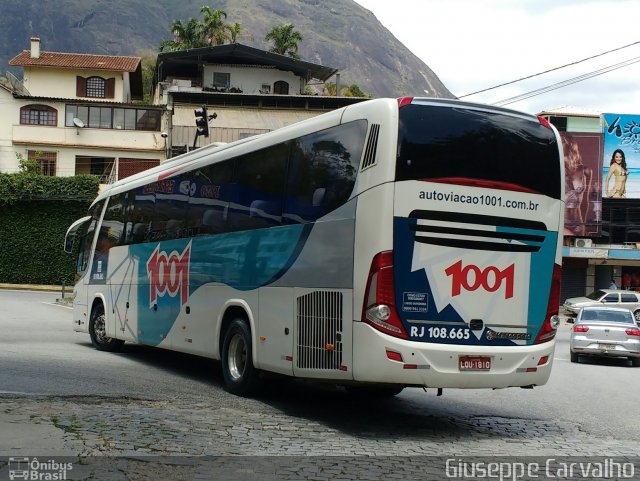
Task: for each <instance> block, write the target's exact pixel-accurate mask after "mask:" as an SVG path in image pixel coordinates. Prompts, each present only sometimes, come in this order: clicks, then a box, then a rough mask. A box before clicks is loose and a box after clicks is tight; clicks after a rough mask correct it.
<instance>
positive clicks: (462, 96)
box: [456, 40, 640, 99]
mask: <svg viewBox="0 0 640 481" xmlns="http://www.w3.org/2000/svg"><path fill="white" fill-rule="evenodd" d="M638 44H640V40H638V41H637V42H633V43H630V44H627V45H623V46H622V47H617V48H614V49H611V50H607V51H606V52H602V53H599V54H596V55H592V56H591V57H586V58H583V59H582V60H576V61H575V62H571V63H567V64H565V65H561V66H560V67H554V68H550V69H549V70H545V71H543V72H538V73H535V74H533V75H528V76H526V77H522V78H519V79H516V80H511V81H509V82H505V83H501V84H499V85H494V86H493V87H488V88H486V89H482V90H476V91H475V92H471V93H469V94H465V95H460V96H459V97H456V98H457V99H461V98H464V97H470V96H471V95H475V94H479V93H482V92H488V91H489V90H494V89H497V88H500V87H504V86H505V85H511V84H514V83H516V82H520V81H522V80H527V79H530V78H533V77H538V76H539V75H544V74H546V73H549V72H553V71H555V70H560V69H562V68H565V67H570V66H572V65H577V64H579V63H582V62H586V61H587V60H592V59H594V58H598V57H602V56H603V55H607V54H609V53H612V52H617V51H618V50H622V49H624V48H628V47H632V46H634V45H638Z"/></svg>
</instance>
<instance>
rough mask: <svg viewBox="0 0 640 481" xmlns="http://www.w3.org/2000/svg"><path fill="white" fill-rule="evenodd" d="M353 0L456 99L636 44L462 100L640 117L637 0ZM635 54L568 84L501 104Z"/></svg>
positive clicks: (527, 108)
mask: <svg viewBox="0 0 640 481" xmlns="http://www.w3.org/2000/svg"><path fill="white" fill-rule="evenodd" d="M355 1H356V3H358V4H360V5H362V6H363V7H364V8H366V9H368V10H370V11H371V12H372V13H373V14H374V15H375V16H376V18H377V19H378V20H379V21H380V23H382V24H383V25H384V26H385V27H386V28H387V29H388V30H389V31H390V32H391V33H392V34H393V35H394V36H395V37H396V38H397V39H398V40H399V41H400V42H402V43H403V44H404V45H405V46H406V47H407V48H408V49H409V50H410V51H411V52H412V53H413V54H415V55H416V56H417V57H418V58H420V59H421V60H422V61H423V62H424V63H426V64H427V65H428V66H429V67H430V68H431V70H433V71H434V72H435V73H436V75H437V76H438V77H439V78H440V80H441V81H442V82H443V83H444V85H445V86H446V87H447V88H448V89H449V90H450V91H451V93H453V94H454V95H455V96H458V97H461V96H464V95H466V94H469V93H472V92H476V91H478V90H482V89H486V88H489V87H493V86H496V85H499V84H503V83H506V82H510V81H512V80H516V79H519V78H522V77H527V76H530V75H533V74H537V73H539V72H543V71H546V70H550V69H554V68H556V67H560V66H563V65H565V64H569V63H574V62H577V61H579V60H582V59H585V58H587V57H592V56H595V55H598V54H602V53H604V52H607V51H609V50H613V49H618V48H619V47H623V46H625V45H629V44H633V43H636V42H638V43H637V44H636V45H633V46H630V47H627V48H623V49H621V50H618V51H617V52H613V53H608V54H605V55H602V56H599V57H597V58H595V59H592V60H588V61H585V62H581V63H578V64H576V65H573V66H571V67H567V68H561V69H559V70H556V71H554V72H550V73H547V74H544V75H539V76H536V77H534V78H531V79H528V80H524V81H521V82H517V83H514V84H510V85H507V86H503V87H500V88H497V89H494V90H490V91H487V92H484V93H480V94H476V95H471V96H468V97H467V96H465V97H464V98H463V100H469V101H473V102H481V103H486V104H496V105H504V106H505V107H508V108H512V109H516V110H521V111H524V112H529V113H532V114H535V113H539V112H542V111H549V110H554V109H559V108H563V107H571V108H572V109H573V110H576V109H577V110H579V111H595V112H596V113H627V114H640V28H639V27H638V25H639V24H640V1H639V0H600V1H596V0H555V1H554V0H482V1H480V0H393V1H389V0H355ZM634 60H635V63H631V64H630V65H628V66H624V67H621V68H617V69H615V70H612V71H610V72H607V73H604V74H602V75H598V76H594V77H592V78H589V79H587V80H584V81H581V82H577V83H573V84H572V85H569V86H566V87H562V88H557V89H555V90H552V91H550V92H547V93H543V94H541V95H536V96H533V97H531V98H528V99H525V100H519V101H517V102H513V103H508V104H506V103H505V102H504V101H506V100H507V99H511V98H513V97H516V96H519V95H521V94H525V93H527V92H532V91H534V90H537V89H540V88H545V87H549V86H552V85H554V84H556V83H558V82H563V81H566V80H568V79H573V78H576V77H579V76H583V75H586V74H589V73H591V72H595V71H598V70H601V69H605V68H609V67H611V66H614V65H616V64H620V63H622V62H629V61H634ZM422 93H423V92H416V95H418V94H422Z"/></svg>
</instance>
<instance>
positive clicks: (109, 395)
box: [0, 291, 640, 455]
mask: <svg viewBox="0 0 640 481" xmlns="http://www.w3.org/2000/svg"><path fill="white" fill-rule="evenodd" d="M55 298H56V294H55V293H35V292H20V291H0V306H2V313H1V314H0V332H2V336H0V408H2V406H5V412H18V411H20V412H22V413H23V414H24V413H30V414H29V416H31V417H38V416H41V417H42V418H43V419H45V418H46V419H49V420H50V419H54V420H57V421H56V422H57V423H62V424H61V425H62V426H63V427H64V426H65V424H64V423H65V422H66V423H72V424H73V423H75V424H73V435H74V436H75V438H74V439H78V438H80V439H81V440H82V441H83V443H84V447H83V449H84V451H82V452H83V453H85V454H87V453H89V454H95V453H116V454H117V453H123V452H140V450H141V449H143V450H154V451H153V452H165V451H167V450H169V452H172V451H171V449H177V448H175V446H179V449H180V451H179V452H182V453H189V454H217V453H223V454H224V453H229V452H231V453H234V454H251V453H256V452H258V453H268V454H270V455H280V454H282V455H291V454H293V455H309V454H313V453H316V454H318V453H319V454H323V453H325V452H327V453H328V452H332V453H333V452H334V450H337V453H346V454H359V453H360V454H363V453H364V454H374V455H379V454H380V453H384V454H399V453H400V454H405V453H421V454H441V453H447V452H448V453H464V454H467V455H468V454H477V453H485V454H486V453H489V454H505V450H508V453H509V454H518V453H520V454H522V453H525V454H544V453H545V452H547V453H558V454H572V453H575V452H576V446H580V449H583V450H584V449H587V452H590V453H592V454H605V453H611V454H612V455H628V454H635V453H637V452H638V451H639V448H640V441H638V439H637V428H636V427H635V422H630V420H632V419H635V412H636V405H637V402H638V401H637V400H638V398H639V396H640V387H639V386H640V383H639V382H638V381H639V380H640V368H632V367H630V365H629V363H627V362H626V361H616V360H613V361H600V360H598V361H584V362H582V363H580V364H572V363H570V362H569V354H568V338H569V332H570V328H571V325H567V324H564V325H562V326H561V328H560V331H559V334H558V344H557V349H556V356H555V361H554V368H553V373H552V376H551V379H550V382H549V383H548V384H547V385H545V386H541V387H537V388H534V389H533V390H524V389H504V390H495V391H492V390H454V389H451V390H445V391H444V394H443V396H440V397H438V396H436V393H435V390H428V391H427V392H423V391H422V390H421V389H415V388H414V389H405V391H404V392H403V393H401V394H400V395H399V396H397V397H396V398H394V399H392V400H385V401H373V400H366V399H365V400H351V399H347V398H346V395H345V394H344V393H341V392H339V391H332V390H330V389H327V388H319V387H317V386H308V385H306V384H305V383H299V382H283V383H282V382H281V383H275V384H273V385H272V386H271V387H270V388H268V389H267V390H266V391H265V392H264V393H263V394H262V395H261V396H260V397H258V398H256V399H242V398H237V397H234V396H232V395H230V394H228V393H226V392H225V391H224V390H223V388H222V378H221V373H220V369H219V365H218V363H217V362H215V361H211V360H207V359H203V358H199V357H194V356H188V355H183V354H179V353H171V352H167V351H161V350H157V349H153V348H147V347H142V346H134V345H130V344H125V347H124V349H123V351H122V352H121V353H116V354H114V353H103V352H99V351H96V350H95V349H93V348H92V347H91V344H90V341H89V337H88V335H85V334H79V333H75V332H73V331H72V328H71V311H70V310H69V309H68V308H65V307H61V306H59V305H56V304H55V302H54V301H55ZM43 400H46V403H47V404H46V407H47V409H48V411H47V413H46V414H40V411H39V410H40V409H41V408H42V409H44V408H43ZM83 400H84V401H83ZM123 400H124V401H123ZM69 403H73V404H72V405H71V406H70V405H69ZM96 412H97V413H99V414H100V416H107V413H108V416H107V417H109V422H105V423H104V426H102V424H103V423H97V422H96V421H95V415H96ZM69 413H72V414H69ZM132 413H134V414H135V416H134V415H133V414H132ZM1 414H2V410H0V415H1ZM65 415H68V416H69V419H68V420H67V421H64V420H62V421H60V418H61V417H64V416H65ZM29 416H27V415H26V414H25V416H23V418H25V419H28V417H29ZM167 417H170V418H171V419H175V420H176V422H178V420H179V422H180V424H181V425H184V427H183V428H180V429H177V428H176V429H174V430H173V431H171V432H169V433H168V434H167V432H166V431H165V430H163V429H164V428H163V429H162V430H159V429H158V422H160V421H159V420H161V422H162V424H163V425H164V424H165V423H166V419H167ZM203 420H206V422H205V426H204V427H203V425H202V422H203ZM63 421H64V422H63ZM8 422H12V421H10V420H9V421H8ZM23 422H24V419H23ZM132 423H133V424H132ZM206 423H209V424H206ZM54 424H55V423H54ZM55 425H56V426H58V424H55ZM174 427H175V426H174ZM141 433H143V434H144V437H145V439H155V440H154V441H153V445H150V444H148V445H147V444H144V445H142V444H139V443H140V441H139V437H140V436H139V435H140V434H141ZM283 433H284V435H283ZM67 434H69V433H67ZM2 436H3V434H2V433H0V446H2V441H3V440H2ZM212 436H213V438H214V439H217V440H218V442H212V441H211V439H212ZM294 439H295V440H296V442H295V443H294V442H292V440H294ZM163 443H165V444H163ZM140 446H142V447H140ZM325 450H329V451H325ZM545 450H546V451H545ZM0 452H1V450H0ZM144 452H148V451H144Z"/></svg>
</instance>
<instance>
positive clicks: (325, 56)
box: [0, 0, 452, 97]
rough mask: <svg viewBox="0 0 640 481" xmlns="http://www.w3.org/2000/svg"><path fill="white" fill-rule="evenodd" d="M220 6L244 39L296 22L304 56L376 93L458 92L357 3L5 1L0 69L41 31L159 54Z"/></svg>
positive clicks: (257, 40)
mask: <svg viewBox="0 0 640 481" xmlns="http://www.w3.org/2000/svg"><path fill="white" fill-rule="evenodd" d="M204 4H207V5H209V6H210V7H211V8H212V9H215V8H221V9H223V10H225V11H226V12H227V14H228V17H227V22H230V23H233V22H239V23H240V24H241V25H242V31H241V34H240V36H239V37H238V41H239V42H240V43H243V44H245V45H251V46H254V47H257V48H261V49H265V50H266V49H268V48H269V46H270V45H269V44H268V43H267V42H266V41H265V40H264V37H265V35H266V33H267V32H268V31H269V30H271V28H272V27H274V26H276V25H280V24H282V23H285V22H290V23H293V24H294V26H295V27H296V29H297V30H298V31H300V32H301V33H302V35H303V40H302V42H300V45H299V46H300V51H299V53H300V57H301V58H302V59H303V60H306V61H309V62H314V63H318V64H321V65H325V66H328V67H333V68H337V69H340V74H341V79H340V83H341V85H350V84H353V83H356V84H358V85H359V86H360V88H361V89H362V90H363V91H364V92H369V93H372V94H373V95H374V96H375V97H398V96H403V95H422V96H424V95H428V96H433V97H452V95H451V93H450V92H449V91H448V90H447V88H446V87H445V86H444V85H443V84H442V82H440V80H439V79H438V77H437V75H436V74H435V73H434V72H433V71H432V70H431V69H430V68H429V67H428V66H427V65H426V64H425V63H424V62H422V61H421V60H420V59H419V58H417V57H416V56H415V55H413V54H412V53H411V52H410V51H409V50H408V49H407V48H406V47H405V46H404V45H403V44H402V43H400V42H399V41H398V40H397V39H396V38H395V37H394V36H393V35H392V34H391V32H389V31H388V30H387V29H386V28H385V27H384V26H382V24H381V23H380V22H379V21H378V20H377V19H376V17H375V16H374V15H373V14H372V13H371V12H370V11H368V10H366V9H365V8H363V7H361V6H360V5H358V4H357V3H355V2H354V1H352V0H208V1H207V0H181V1H179V2H178V1H176V0H155V1H153V2H151V1H150V0H109V1H106V0H20V1H18V2H16V1H15V0H0V9H1V11H2V12H3V14H2V16H0V71H3V70H6V69H8V61H9V59H11V58H12V57H13V56H15V55H16V54H18V53H19V52H20V51H22V50H25V49H28V48H29V38H30V37H32V36H38V37H40V38H41V41H42V44H41V45H42V47H41V48H42V50H47V51H57V52H77V53H97V54H108V55H139V56H146V57H148V56H152V55H153V54H155V53H157V51H158V46H159V44H160V42H161V41H162V40H165V39H171V38H173V35H172V33H171V31H170V30H171V24H172V23H173V21H174V20H177V19H179V20H181V21H182V22H183V23H185V22H186V21H188V19H189V18H192V17H193V18H197V19H198V20H202V16H201V14H200V7H201V6H202V5H204Z"/></svg>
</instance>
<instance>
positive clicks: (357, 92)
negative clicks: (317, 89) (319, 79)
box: [322, 82, 373, 99]
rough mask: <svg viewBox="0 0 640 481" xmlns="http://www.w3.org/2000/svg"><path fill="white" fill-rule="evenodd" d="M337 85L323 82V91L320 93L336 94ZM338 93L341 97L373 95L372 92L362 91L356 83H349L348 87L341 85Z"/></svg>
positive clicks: (368, 97)
mask: <svg viewBox="0 0 640 481" xmlns="http://www.w3.org/2000/svg"><path fill="white" fill-rule="evenodd" d="M336 89H337V86H336V84H335V83H334V82H325V84H324V91H323V92H322V95H328V96H335V95H336ZM340 95H341V96H342V97H363V98H367V99H370V98H372V97H373V95H372V94H368V93H365V92H363V91H362V89H361V88H360V86H358V85H357V84H351V85H350V86H348V87H342V88H341V89H340Z"/></svg>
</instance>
